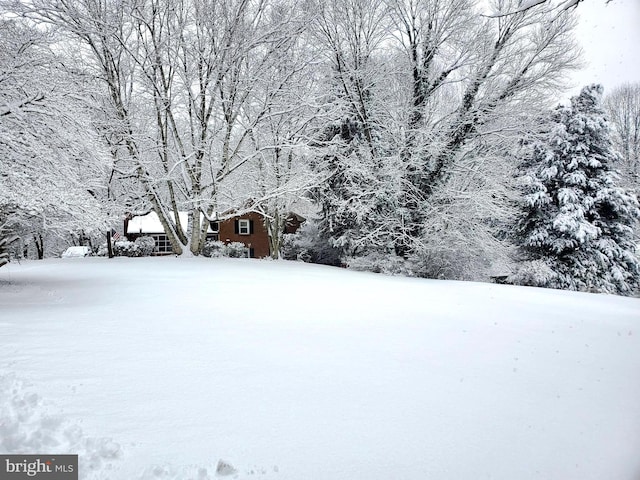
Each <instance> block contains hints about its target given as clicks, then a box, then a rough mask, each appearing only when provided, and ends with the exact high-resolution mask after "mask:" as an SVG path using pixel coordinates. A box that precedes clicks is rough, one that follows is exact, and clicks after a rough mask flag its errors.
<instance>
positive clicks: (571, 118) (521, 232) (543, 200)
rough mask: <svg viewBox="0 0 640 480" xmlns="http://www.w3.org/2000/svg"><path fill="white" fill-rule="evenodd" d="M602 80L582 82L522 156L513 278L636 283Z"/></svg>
mask: <svg viewBox="0 0 640 480" xmlns="http://www.w3.org/2000/svg"><path fill="white" fill-rule="evenodd" d="M602 90H603V89H602V87H601V86H600V85H591V86H588V87H585V88H584V89H583V90H582V92H581V93H580V95H578V96H577V97H574V98H572V99H571V105H570V106H559V107H557V108H556V109H555V110H554V111H553V112H552V113H551V115H550V118H549V119H548V121H547V124H546V127H547V128H546V129H545V130H546V131H545V132H544V134H543V138H542V140H539V141H537V142H535V143H534V144H533V145H531V148H530V153H529V155H527V157H526V158H525V159H524V161H523V163H522V166H521V168H522V170H523V177H522V180H523V185H522V188H523V193H524V198H523V202H522V206H521V207H522V209H521V218H520V221H519V224H518V226H517V230H516V235H517V241H518V244H519V246H520V250H521V252H522V253H523V255H524V257H525V259H526V260H527V261H526V262H524V263H523V264H522V265H521V266H520V268H519V270H518V272H517V273H516V274H515V275H513V277H512V280H513V281H514V282H515V283H519V284H524V285H536V286H544V287H552V288H561V289H569V290H581V291H595V292H607V293H618V294H624V295H628V294H630V293H632V292H633V291H634V290H636V289H637V288H638V286H639V285H640V263H639V260H638V257H637V255H636V253H635V251H636V244H635V241H634V238H633V230H632V226H633V225H634V222H636V221H637V219H638V218H640V210H639V208H638V200H637V198H636V197H635V196H634V195H633V194H631V193H630V192H628V191H626V190H624V189H622V188H617V187H616V186H615V179H616V175H615V172H614V171H613V164H614V162H615V161H616V159H617V156H618V154H617V153H616V152H615V151H614V150H613V148H612V143H611V139H610V131H609V126H608V123H607V120H606V118H605V115H604V110H603V108H602V107H601V98H602Z"/></svg>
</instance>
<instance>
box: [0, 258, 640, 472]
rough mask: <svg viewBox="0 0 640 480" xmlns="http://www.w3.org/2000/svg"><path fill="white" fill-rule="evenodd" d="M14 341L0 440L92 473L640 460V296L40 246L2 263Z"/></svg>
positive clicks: (591, 464) (503, 466) (0, 401)
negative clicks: (71, 456)
mask: <svg viewBox="0 0 640 480" xmlns="http://www.w3.org/2000/svg"><path fill="white" fill-rule="evenodd" d="M0 347H1V348H0V395H1V396H0V413H1V414H2V417H0V453H11V452H20V453H49V452H53V453H56V452H57V453H78V452H81V462H84V463H85V467H84V470H83V476H84V478H110V479H112V480H129V479H137V478H145V479H154V478H176V479H181V480H186V479H188V478H192V479H201V480H203V479H207V478H237V479H239V480H242V479H260V480H261V479H264V480H267V479H269V480H270V479H277V480H306V479H312V480H343V479H344V480H430V479H435V480H441V479H443V480H480V479H498V480H527V479H545V480H556V479H557V480H570V479H576V480H590V479H592V480H603V479H607V480H638V479H640V300H639V299H629V298H620V297H614V296H605V295H593V294H576V293H567V292H560V291H553V290H543V289H533V288H524V287H510V286H498V285H491V284H474V283H459V282H447V281H430V280H419V279H406V278H392V277H384V276H380V275H374V274H368V273H358V272H352V271H346V270H341V269H334V268H329V267H321V266H314V265H306V264H298V263H293V262H271V261H256V260H232V259H216V260H212V259H202V258H194V259H176V258H141V259H129V258H118V259H113V260H108V259H103V258H91V259H68V260H46V261H41V262H35V261H33V262H25V263H22V264H20V265H19V264H15V263H12V264H10V265H8V266H6V267H3V268H2V269H0ZM80 429H81V430H82V433H81V432H80ZM28 450H38V451H28ZM69 450H74V451H69ZM82 452H85V453H82ZM89 457H90V458H89ZM220 460H223V461H224V462H226V463H228V464H229V465H231V466H232V467H233V470H231V467H229V468H227V469H225V468H221V470H220V472H218V473H216V466H217V465H218V462H219V461H220ZM88 462H89V463H88ZM87 465H89V467H87ZM90 469H92V470H90ZM225 473H230V475H228V476H226V477H225V476H224V474H225Z"/></svg>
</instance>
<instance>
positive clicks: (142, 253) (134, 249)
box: [113, 237, 156, 257]
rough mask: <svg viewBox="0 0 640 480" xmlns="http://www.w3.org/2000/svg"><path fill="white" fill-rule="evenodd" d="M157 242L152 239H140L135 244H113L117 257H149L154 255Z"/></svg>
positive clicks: (127, 242)
mask: <svg viewBox="0 0 640 480" xmlns="http://www.w3.org/2000/svg"><path fill="white" fill-rule="evenodd" d="M155 247H156V242H155V241H154V240H153V238H151V237H138V238H137V239H136V241H135V242H129V241H126V240H123V241H119V242H115V243H114V244H113V254H114V255H115V256H116V257H148V256H149V255H151V254H152V253H153V250H154V248H155Z"/></svg>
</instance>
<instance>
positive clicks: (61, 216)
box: [0, 20, 108, 258]
mask: <svg viewBox="0 0 640 480" xmlns="http://www.w3.org/2000/svg"><path fill="white" fill-rule="evenodd" d="M0 27H1V28H0V44H1V46H2V48H1V49H0V51H1V53H0V172H1V173H0V224H1V225H2V227H3V230H4V231H5V232H6V231H12V232H14V233H15V234H17V235H19V236H20V237H21V239H22V241H23V242H25V241H29V239H30V238H32V237H33V238H36V239H37V240H38V241H37V242H36V243H37V246H38V254H39V255H38V256H39V257H40V258H42V255H43V248H44V245H43V242H42V240H43V238H44V237H45V236H46V235H47V234H50V233H53V232H56V233H57V234H60V235H67V234H69V233H72V232H74V231H79V230H81V229H85V230H91V229H97V228H100V227H102V226H103V225H104V221H105V215H104V210H103V209H102V205H101V202H100V198H101V197H103V196H104V195H103V192H102V191H101V188H102V186H103V183H102V182H103V181H104V179H105V173H106V166H107V164H108V157H107V155H106V152H105V151H104V149H102V148H101V142H100V139H99V135H98V132H97V131H96V130H95V129H94V128H93V124H92V121H91V117H90V112H91V109H92V107H93V105H92V104H91V103H90V96H89V95H85V94H86V91H85V90H84V85H83V84H82V81H81V79H78V78H77V77H75V76H74V75H71V74H70V73H69V72H67V71H66V70H65V68H64V66H63V64H62V62H61V61H60V59H59V58H58V57H57V56H56V55H55V54H54V53H53V52H52V50H51V48H50V46H51V38H50V36H49V35H47V34H46V33H43V32H41V31H38V30H37V29H34V28H31V27H27V26H23V25H20V24H18V23H16V22H14V21H6V20H3V21H2V22H0Z"/></svg>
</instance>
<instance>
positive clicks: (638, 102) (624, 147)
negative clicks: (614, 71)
mask: <svg viewBox="0 0 640 480" xmlns="http://www.w3.org/2000/svg"><path fill="white" fill-rule="evenodd" d="M604 108H605V109H606V112H607V116H608V119H609V122H610V125H611V128H612V130H613V137H612V138H613V142H614V145H615V147H616V149H617V150H618V152H619V153H620V154H621V155H622V163H621V164H620V165H618V166H617V168H619V170H620V172H621V173H622V177H623V178H622V180H623V182H624V183H625V185H626V186H628V187H631V188H633V189H634V190H635V191H636V192H638V191H640V83H634V84H629V83H628V84H625V85H621V86H619V87H616V88H615V89H614V90H613V91H612V92H611V93H610V94H608V95H607V96H606V97H605V100H604Z"/></svg>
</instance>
